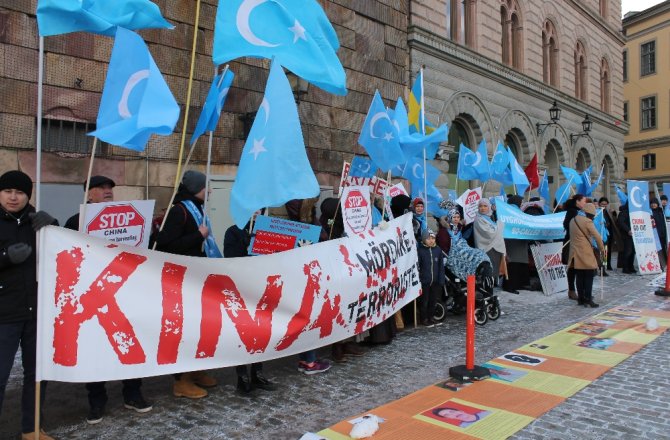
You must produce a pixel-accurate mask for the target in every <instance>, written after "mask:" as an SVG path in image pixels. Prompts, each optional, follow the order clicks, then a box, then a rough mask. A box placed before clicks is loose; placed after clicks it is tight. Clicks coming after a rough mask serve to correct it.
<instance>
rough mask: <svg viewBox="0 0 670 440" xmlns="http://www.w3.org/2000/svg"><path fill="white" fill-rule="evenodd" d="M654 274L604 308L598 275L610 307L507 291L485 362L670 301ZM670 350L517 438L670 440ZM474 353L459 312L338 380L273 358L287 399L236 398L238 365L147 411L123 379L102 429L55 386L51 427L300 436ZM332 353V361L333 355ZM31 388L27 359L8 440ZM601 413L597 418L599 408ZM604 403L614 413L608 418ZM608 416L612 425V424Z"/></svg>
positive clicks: (9, 410) (6, 413)
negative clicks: (126, 396)
mask: <svg viewBox="0 0 670 440" xmlns="http://www.w3.org/2000/svg"><path fill="white" fill-rule="evenodd" d="M650 279H651V277H640V276H631V275H621V274H615V273H613V274H612V276H610V277H607V278H604V283H603V292H604V295H605V298H604V300H602V301H601V300H600V284H599V283H600V280H599V279H596V281H595V284H594V291H595V293H596V295H597V299H598V302H600V303H601V304H602V307H601V308H599V309H590V308H584V307H580V306H577V305H576V303H575V302H574V301H569V300H568V299H567V298H566V297H565V296H564V295H559V296H556V295H555V296H545V295H543V294H542V293H540V292H527V291H522V292H521V294H520V295H511V294H508V293H505V292H501V293H499V295H500V299H501V302H502V307H503V311H504V315H503V316H502V317H501V318H500V319H499V320H498V321H494V322H489V323H487V324H486V325H485V326H483V327H477V332H476V338H477V352H476V361H477V363H484V362H486V361H488V360H489V359H493V358H495V357H497V356H500V355H501V354H504V353H505V352H508V351H511V350H514V349H516V348H518V347H520V346H522V345H524V344H527V343H529V342H531V341H533V340H535V339H537V338H539V337H541V336H544V335H548V334H550V333H553V332H555V331H557V330H560V329H562V328H564V327H567V326H568V325H571V324H573V323H575V322H577V321H581V320H583V319H585V318H586V317H588V316H591V315H594V314H597V313H599V312H601V311H602V310H603V308H604V307H607V308H610V307H613V306H616V305H624V304H631V303H632V302H633V301H634V300H636V299H639V298H644V299H645V301H648V302H649V304H650V305H654V304H658V302H659V301H668V302H670V301H669V300H663V299H661V298H659V297H655V296H654V295H652V294H651V292H652V289H651V288H649V287H646V283H647V282H648V281H649V280H650ZM669 349H670V336H669V335H668V334H665V335H663V336H662V337H660V338H659V339H658V340H656V341H655V342H653V343H652V344H651V345H650V346H649V347H647V348H645V349H643V350H641V351H640V352H638V353H637V354H635V355H634V356H633V357H632V358H631V359H629V360H628V361H626V362H624V363H622V364H620V365H619V366H617V367H615V368H614V369H613V370H611V371H610V372H609V373H607V374H606V375H605V376H603V377H602V378H601V379H599V380H598V381H596V382H595V383H594V384H592V385H590V386H589V387H587V388H586V389H585V390H583V391H581V392H580V393H578V394H577V395H575V396H574V397H572V398H571V399H569V400H568V401H567V402H566V403H565V404H563V405H561V406H559V407H557V408H556V409H554V410H552V411H550V412H549V413H547V414H545V415H544V416H542V417H541V418H540V419H538V420H537V421H535V422H534V423H533V424H531V425H529V426H528V427H527V428H526V429H524V430H523V431H521V432H520V433H518V434H517V437H515V438H519V439H535V438H543V439H544V438H557V439H559V438H560V439H563V438H565V439H569V438H580V439H592V438H593V439H595V438H670V437H669V436H668V432H670V427H669V426H668V422H667V421H666V420H665V419H663V417H659V416H658V413H659V412H661V409H663V406H665V409H666V412H667V408H668V407H670V405H668V400H667V399H668V393H667V390H668V389H670V387H668V382H667V377H665V376H666V375H665V374H664V372H661V371H662V370H654V369H653V368H652V365H653V363H654V362H658V361H661V360H663V359H665V361H664V363H665V364H666V365H667V363H668V356H667V353H669V352H670V350H669ZM464 351H465V322H464V317H463V316H449V317H448V318H447V320H446V322H445V325H443V326H440V327H435V328H432V329H426V328H419V329H408V330H406V331H404V332H403V333H401V334H400V335H399V336H398V337H397V338H396V339H395V340H394V341H393V342H392V343H391V344H388V345H382V346H375V347H371V349H370V352H369V353H368V354H366V355H365V356H364V357H362V358H356V359H352V360H350V361H349V362H347V363H345V364H335V365H334V366H333V368H332V369H331V370H330V371H329V372H328V373H326V374H320V375H314V376H305V375H303V374H301V373H299V372H297V370H296V364H297V359H296V358H295V357H290V358H285V359H279V360H276V361H271V362H267V363H266V364H265V372H266V375H267V376H269V377H270V378H272V379H274V380H275V381H276V382H277V383H278V384H279V386H280V387H279V389H278V390H277V391H275V392H262V391H257V392H256V394H255V395H254V396H253V397H241V396H238V395H236V394H235V392H234V389H235V375H234V369H232V368H226V369H222V370H217V371H215V372H214V375H215V376H216V377H217V378H218V379H219V381H220V382H221V384H220V385H219V386H218V387H216V388H214V389H212V390H211V392H210V395H209V396H208V397H207V398H205V399H202V400H200V401H190V400H185V399H177V398H174V397H172V395H171V386H172V379H171V378H170V377H156V378H148V379H145V385H144V388H143V389H144V393H145V396H146V398H147V399H149V400H151V401H152V402H153V403H154V410H153V411H152V412H150V413H148V414H136V413H134V412H132V411H129V410H126V409H124V408H123V406H122V399H121V390H120V383H119V382H112V383H110V384H109V385H108V394H109V396H110V401H109V404H108V412H107V415H106V417H105V419H104V420H103V421H102V422H101V423H99V424H97V425H92V426H90V425H87V424H86V422H85V416H86V413H87V410H88V404H87V401H86V392H85V389H84V386H83V385H82V384H65V383H50V384H49V388H48V390H47V396H46V399H45V413H44V428H45V429H46V430H47V431H48V432H49V433H51V434H52V435H54V436H55V437H56V438H57V439H120V438H123V439H139V438H142V439H194V438H206V439H259V440H262V439H298V438H299V437H300V436H301V435H302V434H303V433H304V432H307V431H312V432H316V431H319V430H321V429H323V428H326V427H328V426H330V425H332V424H334V423H336V422H338V421H340V420H343V419H347V418H349V417H351V416H353V415H355V414H358V413H360V412H364V411H366V410H368V409H369V408H374V407H376V406H379V405H381V404H383V403H385V402H388V401H391V400H395V399H398V398H400V397H402V396H404V395H406V394H409V393H411V392H413V391H416V390H418V389H420V388H422V387H425V386H427V385H430V384H432V383H435V382H438V381H439V380H441V379H444V378H445V377H446V376H447V370H448V368H449V367H451V366H454V365H458V364H462V363H464ZM664 353H666V354H665V355H664ZM320 354H322V355H323V356H325V357H327V356H328V355H329V353H328V350H327V349H322V350H320ZM17 359H18V358H17ZM627 376H634V377H646V378H648V379H644V381H643V380H642V379H636V380H635V382H634V383H635V387H636V388H635V394H633V393H632V391H628V390H627V389H626V387H630V386H632V385H631V383H630V380H627V381H622V378H623V377H627ZM611 377H613V378H611ZM647 380H648V382H647ZM664 380H665V382H664ZM20 381H21V375H20V366H19V363H17V364H16V365H15V368H14V370H13V371H12V376H11V378H10V383H9V384H8V387H7V392H6V398H5V403H4V407H3V412H2V416H1V417H0V438H1V439H14V438H19V436H18V431H19V418H20V413H19V408H20V405H19V400H20ZM624 384H626V385H624ZM655 384H658V385H655ZM663 388H665V390H666V391H665V393H664V396H663V397H659V398H657V399H650V398H648V397H644V390H646V389H651V390H657V391H658V392H659V394H663V393H661V390H662V389H663ZM626 396H629V398H628V399H626ZM663 399H665V400H663ZM631 400H632V401H633V403H631ZM591 407H593V408H594V411H589V408H591ZM603 408H611V409H610V412H609V413H608V412H606V411H605V410H604V409H603ZM636 409H637V410H636ZM599 414H602V415H600V416H599ZM604 416H607V417H610V418H608V419H607V420H605V419H603V418H602V417H604ZM598 417H601V418H600V419H599V418H598ZM627 429H628V430H629V431H626V430H627ZM613 433H615V434H613ZM638 434H642V435H643V436H642V437H637V435H638ZM664 435H665V437H664Z"/></svg>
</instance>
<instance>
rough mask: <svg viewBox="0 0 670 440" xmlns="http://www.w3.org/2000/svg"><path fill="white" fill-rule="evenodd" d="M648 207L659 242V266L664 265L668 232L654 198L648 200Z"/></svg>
mask: <svg viewBox="0 0 670 440" xmlns="http://www.w3.org/2000/svg"><path fill="white" fill-rule="evenodd" d="M649 207H650V208H651V218H652V219H654V223H655V224H656V232H657V233H658V240H659V241H660V242H661V250H660V251H659V252H658V254H659V256H661V257H662V259H661V264H662V265H665V264H666V262H667V261H668V230H667V228H666V225H665V214H664V213H663V208H662V207H661V205H660V204H659V202H658V199H657V198H656V197H652V198H651V199H649Z"/></svg>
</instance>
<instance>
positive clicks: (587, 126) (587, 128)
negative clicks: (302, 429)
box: [570, 115, 593, 145]
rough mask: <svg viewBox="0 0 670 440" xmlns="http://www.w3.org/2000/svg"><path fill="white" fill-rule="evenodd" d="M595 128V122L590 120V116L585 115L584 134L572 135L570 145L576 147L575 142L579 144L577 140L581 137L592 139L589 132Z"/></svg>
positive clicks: (583, 122)
mask: <svg viewBox="0 0 670 440" xmlns="http://www.w3.org/2000/svg"><path fill="white" fill-rule="evenodd" d="M592 126H593V122H592V121H591V119H590V118H589V115H584V120H583V121H582V132H581V133H570V145H574V144H575V142H577V139H579V138H580V137H589V138H590V137H591V135H589V132H590V131H591V127H592Z"/></svg>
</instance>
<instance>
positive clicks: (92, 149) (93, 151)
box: [79, 137, 98, 232]
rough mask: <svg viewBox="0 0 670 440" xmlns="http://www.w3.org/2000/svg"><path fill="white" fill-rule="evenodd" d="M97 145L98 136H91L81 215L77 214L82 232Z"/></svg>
mask: <svg viewBox="0 0 670 440" xmlns="http://www.w3.org/2000/svg"><path fill="white" fill-rule="evenodd" d="M97 145H98V138H97V137H94V138H93V147H91V159H90V160H89V162H88V173H87V174H86V183H85V185H86V186H85V188H84V201H83V202H82V203H83V205H84V207H83V208H82V211H81V215H80V216H79V231H80V232H82V229H83V225H84V221H85V220H86V204H87V203H88V190H89V189H90V185H91V174H93V161H94V160H95V150H96V147H97Z"/></svg>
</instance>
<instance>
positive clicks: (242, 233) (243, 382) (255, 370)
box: [223, 211, 277, 395]
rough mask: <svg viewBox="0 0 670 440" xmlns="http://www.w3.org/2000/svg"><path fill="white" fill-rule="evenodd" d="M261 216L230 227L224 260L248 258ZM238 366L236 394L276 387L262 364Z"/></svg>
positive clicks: (254, 216) (224, 241)
mask: <svg viewBox="0 0 670 440" xmlns="http://www.w3.org/2000/svg"><path fill="white" fill-rule="evenodd" d="M260 214H262V212H261V211H256V212H254V214H253V215H252V217H251V219H250V220H249V222H247V224H246V225H245V226H244V229H240V228H239V227H238V226H237V225H232V226H231V227H229V228H228V229H227V230H226V235H225V236H224V237H223V256H224V258H238V257H249V256H250V255H249V245H250V244H251V233H250V232H249V231H250V229H251V228H252V226H251V223H252V222H253V221H254V220H256V216H257V215H260ZM249 370H250V372H251V375H249V372H248V371H247V365H238V366H236V367H235V373H237V392H238V393H239V394H242V395H248V394H250V393H251V392H252V391H253V390H254V388H259V389H262V390H265V391H274V390H276V389H277V386H276V385H275V384H274V383H272V382H270V381H269V380H268V379H267V378H266V377H265V376H264V375H263V363H262V362H254V363H253V364H251V365H250V366H249Z"/></svg>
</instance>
